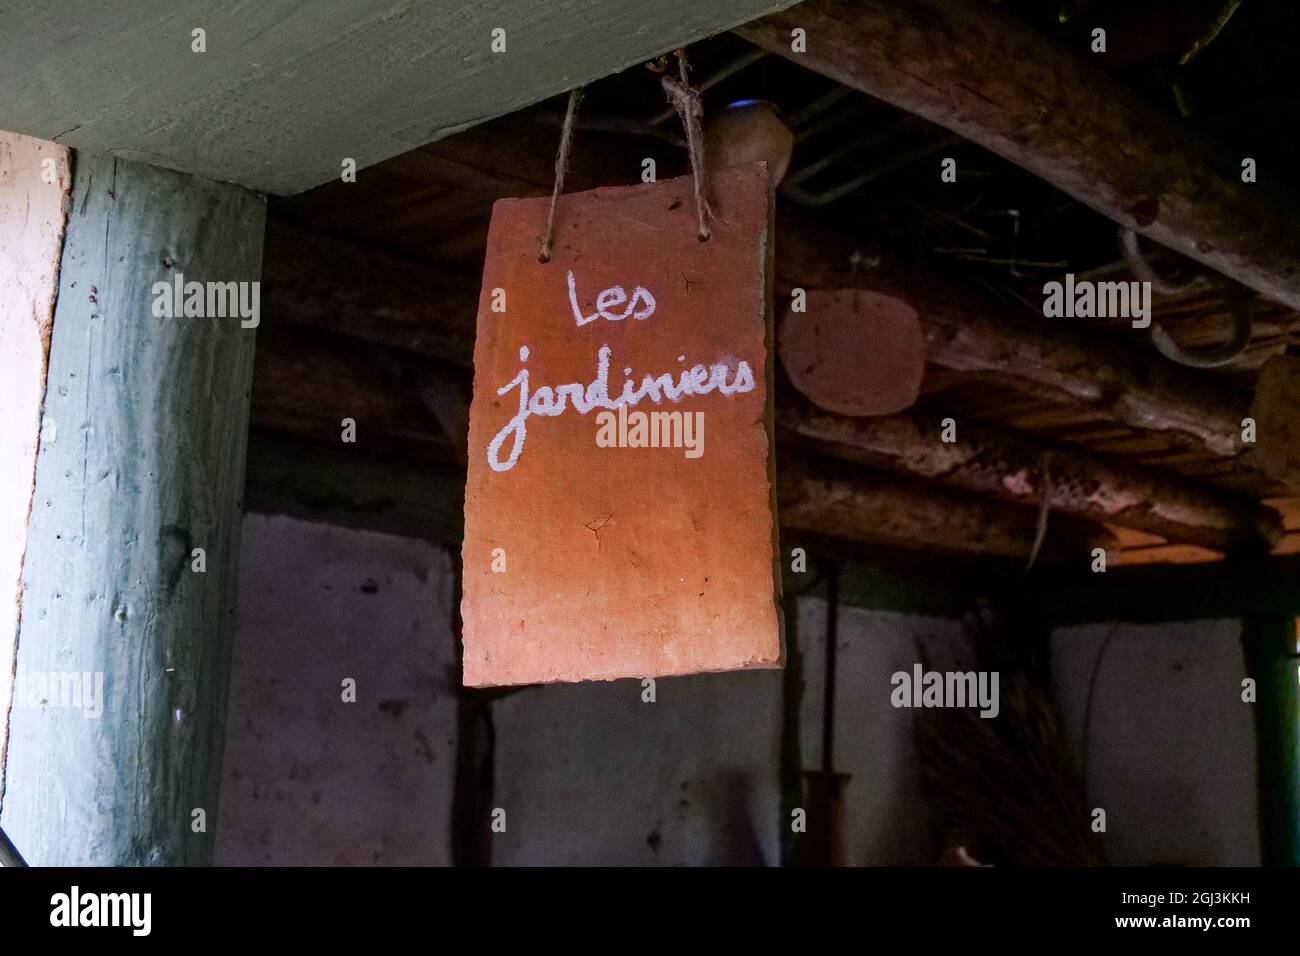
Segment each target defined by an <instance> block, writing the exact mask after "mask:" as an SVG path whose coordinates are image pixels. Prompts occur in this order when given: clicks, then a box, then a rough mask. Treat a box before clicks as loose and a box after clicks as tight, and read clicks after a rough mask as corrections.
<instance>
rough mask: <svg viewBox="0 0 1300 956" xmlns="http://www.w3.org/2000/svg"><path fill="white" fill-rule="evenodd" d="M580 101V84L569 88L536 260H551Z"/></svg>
mask: <svg viewBox="0 0 1300 956" xmlns="http://www.w3.org/2000/svg"><path fill="white" fill-rule="evenodd" d="M581 101H582V87H581V86H575V87H574V88H573V89H571V90H569V106H568V109H567V110H565V113H564V131H563V132H561V133H560V149H559V152H557V153H556V154H555V188H554V189H552V190H551V210H550V212H549V213H547V215H546V232H545V234H544V235H543V236H542V246H541V249H539V250H538V252H537V261H538V262H550V261H551V243H552V242H554V241H555V206H556V201H557V200H558V199H559V198H560V193H561V192H562V191H563V189H564V174H565V172H566V171H567V170H568V168H569V149H570V147H572V146H573V121H574V118H575V117H576V116H577V115H578V104H579V103H580V102H581Z"/></svg>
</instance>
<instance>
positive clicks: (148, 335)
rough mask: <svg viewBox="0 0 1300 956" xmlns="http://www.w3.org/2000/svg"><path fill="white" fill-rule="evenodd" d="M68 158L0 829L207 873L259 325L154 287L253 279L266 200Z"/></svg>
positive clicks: (55, 852) (99, 861) (58, 846)
mask: <svg viewBox="0 0 1300 956" xmlns="http://www.w3.org/2000/svg"><path fill="white" fill-rule="evenodd" d="M7 36H12V34H7ZM104 42H106V43H108V42H110V38H105V39H104ZM75 165H76V171H75V178H74V183H73V200H74V205H73V209H72V212H71V214H70V215H69V217H68V226H67V233H66V238H65V242H64V248H63V257H62V272H61V275H60V280H59V297H58V303H57V305H56V307H55V314H54V332H53V339H52V342H51V348H50V365H49V378H48V384H47V387H46V396H45V407H44V413H43V417H42V440H41V446H40V450H39V453H38V456H37V465H36V490H35V494H34V496H33V502H32V517H31V523H30V528H29V534H28V547H27V558H26V565H25V567H24V593H23V602H22V617H21V621H20V626H19V632H18V655H17V659H18V665H17V673H16V677H15V699H16V703H15V706H14V708H13V710H12V713H11V721H10V728H11V732H10V741H9V756H8V763H7V767H6V774H5V790H4V803H3V807H0V825H3V827H4V829H5V831H7V832H8V834H9V836H10V837H11V838H12V839H13V841H14V842H15V843H16V844H17V845H18V846H19V847H21V848H22V851H23V853H24V855H25V856H26V857H27V859H28V861H29V862H30V863H32V864H33V865H67V864H89V865H134V864H197V863H204V862H207V861H209V860H210V859H211V853H212V841H213V835H214V833H215V830H216V823H217V793H218V785H219V780H220V771H221V747H222V742H223V739H224V732H225V728H224V719H225V708H226V690H227V679H228V674H229V664H230V650H231V640H232V637H233V628H234V598H235V587H236V577H237V576H236V563H237V557H238V550H239V549H238V543H239V535H238V531H239V516H240V514H241V510H242V501H241V498H242V494H243V479H244V448H245V443H246V440H247V435H248V403H249V390H250V386H251V381H252V368H253V336H254V332H253V330H252V329H246V328H242V327H241V323H240V320H239V319H238V318H225V319H220V318H217V319H209V318H177V319H166V318H157V317H155V315H154V312H153V304H154V296H153V292H152V286H153V284H154V283H155V282H158V281H166V280H170V279H171V277H172V276H173V275H174V274H175V273H178V272H179V273H181V274H183V275H184V277H185V278H186V280H195V281H199V282H210V281H211V282H217V281H219V282H229V281H235V282H251V281H256V280H258V279H259V276H260V271H261V257H262V235H263V231H264V228H265V218H266V202H265V199H264V198H263V197H261V196H259V195H256V194H254V193H250V192H246V191H245V190H242V189H239V188H236V187H233V186H228V185H220V184H216V183H212V182H209V181H205V180H201V179H197V178H195V177H192V176H186V175H183V174H180V173H176V172H172V171H170V170H162V169H158V168H155V167H151V166H145V165H141V164H137V163H131V162H126V161H121V160H116V159H113V158H112V157H106V156H86V155H84V154H79V155H77V156H76V157H75ZM195 548H202V549H204V551H205V552H206V554H205V564H206V570H205V571H204V572H203V573H198V572H197V571H195V570H194V559H193V550H194V549H195ZM72 675H76V680H75V683H74V679H73V677H72ZM42 682H43V683H42ZM101 682H102V683H101ZM101 688H102V690H101ZM20 696H21V698H22V700H21V701H19V700H18V698H19V697H20ZM195 810H203V811H204V814H205V816H206V819H205V820H204V823H205V824H206V830H205V832H195V828H196V826H195V824H196V819H197V818H196V816H195V814H194V811H195Z"/></svg>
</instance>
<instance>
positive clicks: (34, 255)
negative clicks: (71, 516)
mask: <svg viewBox="0 0 1300 956" xmlns="http://www.w3.org/2000/svg"><path fill="white" fill-rule="evenodd" d="M71 190H72V173H71V170H70V168H69V165H68V151H67V150H66V149H64V148H63V147H62V146H57V145H55V144H54V143H47V142H44V141H42V140H37V139H31V138H30V137H27V136H17V135H15V134H13V133H0V461H3V462H4V463H5V465H4V468H3V470H2V471H0V804H3V803H4V779H5V778H4V768H5V752H6V749H7V743H8V739H9V705H10V700H11V698H10V694H11V690H12V682H13V670H14V653H15V650H16V647H17V645H16V643H15V642H16V639H17V637H18V612H19V606H20V605H19V602H20V598H21V594H20V584H21V575H22V565H23V555H24V554H25V553H26V551H27V519H28V516H29V515H30V513H31V507H32V489H33V487H34V484H35V481H36V446H37V444H38V443H39V440H38V434H39V432H40V426H41V400H42V398H43V397H44V395H45V373H46V368H47V366H48V363H49V357H50V329H51V327H52V324H53V322H54V297H55V293H56V292H57V291H58V287H59V282H58V276H59V256H60V253H61V251H62V249H63V227H64V224H65V223H66V222H67V218H68V217H67V209H66V202H67V199H68V196H69V195H70V193H71Z"/></svg>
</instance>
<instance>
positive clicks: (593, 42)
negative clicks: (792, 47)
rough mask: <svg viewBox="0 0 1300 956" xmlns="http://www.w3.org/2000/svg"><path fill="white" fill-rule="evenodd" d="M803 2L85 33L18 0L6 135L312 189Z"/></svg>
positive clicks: (279, 190)
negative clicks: (196, 35) (198, 39)
mask: <svg viewBox="0 0 1300 956" xmlns="http://www.w3.org/2000/svg"><path fill="white" fill-rule="evenodd" d="M791 2H792V0H708V2H701V0H572V2H568V3H565V4H563V5H556V4H509V5H505V4H499V3H497V4H467V3H464V2H460V0H426V2H421V3H404V4H394V3H392V2H390V0H359V2H357V0H316V2H313V3H310V4H304V3H300V2H298V0H262V2H257V3H249V2H243V3H229V2H224V0H195V2H191V3H186V4H183V5H177V6H159V5H157V4H142V3H138V2H135V0H96V2H94V3H85V4H81V5H79V6H78V7H77V10H76V23H75V28H74V27H71V26H70V25H69V23H68V16H69V14H68V12H67V10H66V9H64V8H61V7H60V6H58V5H57V4H49V3H47V2H45V0H18V2H13V3H8V4H6V6H5V10H4V23H3V30H2V31H0V128H2V129H12V130H15V131H16V132H20V133H28V134H31V135H35V136H41V137H44V138H46V139H53V140H55V141H57V142H59V143H62V144H65V145H69V146H74V147H77V148H79V149H87V150H98V151H104V152H111V153H113V154H114V155H117V156H120V157H123V158H128V159H137V160H141V161H144V162H150V163H154V164H156V165H160V166H167V167H171V168H174V169H179V170H183V171H185V172H189V173H195V174H197V175H201V176H207V177H209V178H211V179H215V180H220V181H225V182H233V183H238V184H240V185H243V186H247V187H249V188H253V189H258V190H261V191H264V192H268V193H275V194H289V193H296V192H300V191H301V190H304V189H308V188H310V187H312V186H316V185H319V184H320V183H323V182H327V181H329V180H332V179H338V178H339V177H340V173H341V171H342V167H341V163H342V161H343V159H344V158H345V157H352V158H354V159H355V160H356V162H357V165H358V167H365V166H368V165H370V164H372V163H376V162H379V161H380V160H383V159H387V158H388V157H390V156H395V155H397V154H398V153H402V152H405V151H406V150H409V149H412V148H414V147H416V146H419V145H420V144H422V143H427V142H429V141H430V140H434V139H438V138H440V137H443V136H447V135H450V134H451V133H455V132H457V131H459V130H462V129H465V128H466V127H469V126H472V125H474V124H475V123H479V122H482V121H483V120H485V119H488V118H491V117H493V116H499V115H501V114H503V113H508V112H511V111H513V110H517V109H520V108H522V107H525V106H528V105H529V104H532V103H536V102H537V101H539V100H542V99H545V98H546V97H548V96H553V95H555V94H557V93H562V92H564V91H565V90H568V89H569V88H570V87H573V86H576V85H579V84H583V83H588V82H591V81H592V80H596V79H599V78H600V77H603V76H608V75H609V74H611V73H616V72H618V71H619V70H622V69H625V68H626V67H629V66H633V65H635V64H637V63H639V62H641V61H644V60H648V59H652V58H654V57H656V56H658V55H659V54H661V53H665V52H667V51H669V50H672V49H674V48H676V47H680V46H684V45H686V44H688V43H691V42H694V41H695V40H699V39H701V38H703V37H706V36H709V35H711V34H714V33H719V32H721V31H724V30H727V29H730V28H731V27H733V26H736V25H737V24H739V23H743V22H745V21H746V20H750V19H753V18H754V17H757V16H761V15H763V14H766V13H771V12H773V11H775V10H779V9H781V8H783V7H786V6H789V5H790V3H791ZM198 28H201V29H203V30H205V31H206V52H203V53H196V52H194V51H193V49H192V46H193V40H192V31H193V30H195V29H198ZM496 28H501V29H504V30H505V43H506V45H505V51H504V52H501V53H494V52H493V51H492V49H491V43H492V40H493V35H492V31H493V30H494V29H496ZM268 130H273V131H274V134H273V135H268Z"/></svg>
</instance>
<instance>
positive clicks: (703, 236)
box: [660, 50, 713, 242]
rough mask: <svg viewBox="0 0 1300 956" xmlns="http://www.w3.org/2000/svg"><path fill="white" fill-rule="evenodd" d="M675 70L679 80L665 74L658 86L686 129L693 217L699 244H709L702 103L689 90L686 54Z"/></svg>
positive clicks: (681, 54) (710, 213) (679, 58)
mask: <svg viewBox="0 0 1300 956" xmlns="http://www.w3.org/2000/svg"><path fill="white" fill-rule="evenodd" d="M677 67H678V71H679V73H680V74H681V79H675V78H673V77H671V76H668V75H667V74H665V75H664V76H663V77H661V78H660V82H661V83H663V87H664V92H665V93H666V94H667V95H668V102H669V103H671V104H672V106H673V109H675V110H676V111H677V115H678V116H680V117H681V120H682V126H683V127H684V128H685V129H686V149H687V152H688V153H689V154H690V159H691V172H692V173H694V175H695V214H696V216H697V217H698V219H699V226H700V242H708V241H709V236H710V235H711V233H710V232H709V220H710V219H711V218H713V210H712V209H710V208H709V198H708V191H709V184H708V170H707V169H705V166H704V132H703V120H704V103H703V101H702V100H701V99H700V92H699V90H696V89H692V87H691V83H690V78H689V77H688V75H687V67H686V51H685V50H678V51H677Z"/></svg>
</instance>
